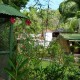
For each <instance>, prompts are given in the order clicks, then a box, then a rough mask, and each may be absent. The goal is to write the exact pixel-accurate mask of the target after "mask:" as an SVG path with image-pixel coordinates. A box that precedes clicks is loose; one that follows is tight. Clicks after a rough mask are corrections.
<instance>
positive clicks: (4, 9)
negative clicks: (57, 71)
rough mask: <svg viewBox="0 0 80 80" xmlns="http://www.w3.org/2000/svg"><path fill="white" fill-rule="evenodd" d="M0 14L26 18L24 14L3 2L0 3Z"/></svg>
mask: <svg viewBox="0 0 80 80" xmlns="http://www.w3.org/2000/svg"><path fill="white" fill-rule="evenodd" d="M0 14H4V15H5V14H6V15H9V16H16V17H23V18H27V17H26V16H25V15H24V14H22V13H21V12H19V11H18V10H17V9H15V8H13V7H12V6H10V5H5V4H0Z"/></svg>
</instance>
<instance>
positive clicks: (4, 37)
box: [0, 23, 9, 51]
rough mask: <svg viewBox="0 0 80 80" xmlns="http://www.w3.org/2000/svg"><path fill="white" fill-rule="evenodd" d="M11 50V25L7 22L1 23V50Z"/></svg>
mask: <svg viewBox="0 0 80 80" xmlns="http://www.w3.org/2000/svg"><path fill="white" fill-rule="evenodd" d="M8 50H9V27H8V25H7V24H5V23H4V24H3V25H0V51H8Z"/></svg>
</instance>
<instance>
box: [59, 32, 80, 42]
mask: <svg viewBox="0 0 80 80" xmlns="http://www.w3.org/2000/svg"><path fill="white" fill-rule="evenodd" d="M60 36H61V37H62V38H64V39H66V40H69V41H80V34H79V33H61V34H60Z"/></svg>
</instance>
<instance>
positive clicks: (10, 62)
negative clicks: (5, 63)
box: [9, 59, 16, 71]
mask: <svg viewBox="0 0 80 80" xmlns="http://www.w3.org/2000/svg"><path fill="white" fill-rule="evenodd" d="M9 64H10V66H11V67H12V68H13V69H14V70H15V71H16V67H15V65H14V63H13V61H12V60H11V59H9Z"/></svg>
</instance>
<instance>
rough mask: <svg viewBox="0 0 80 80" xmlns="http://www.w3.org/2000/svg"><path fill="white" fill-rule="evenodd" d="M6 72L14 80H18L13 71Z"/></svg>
mask: <svg viewBox="0 0 80 80" xmlns="http://www.w3.org/2000/svg"><path fill="white" fill-rule="evenodd" d="M5 72H6V73H7V74H9V75H10V76H11V77H12V78H13V79H15V80H16V78H15V74H14V73H13V72H12V71H11V70H9V69H5Z"/></svg>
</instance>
